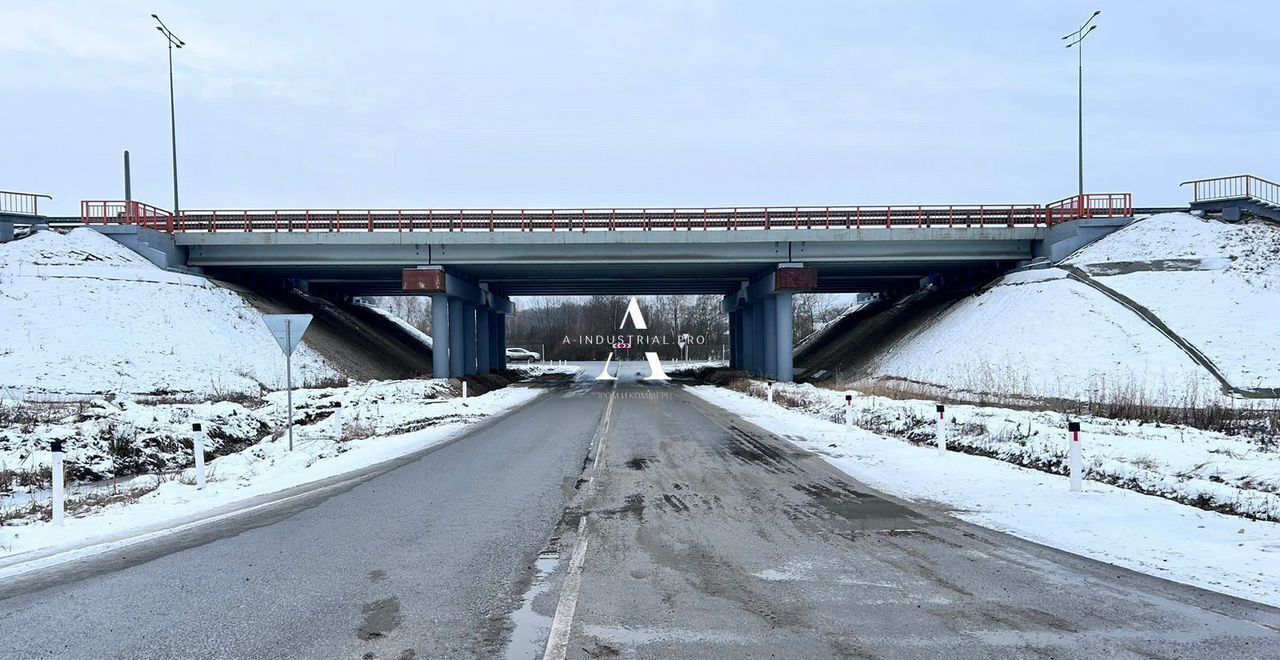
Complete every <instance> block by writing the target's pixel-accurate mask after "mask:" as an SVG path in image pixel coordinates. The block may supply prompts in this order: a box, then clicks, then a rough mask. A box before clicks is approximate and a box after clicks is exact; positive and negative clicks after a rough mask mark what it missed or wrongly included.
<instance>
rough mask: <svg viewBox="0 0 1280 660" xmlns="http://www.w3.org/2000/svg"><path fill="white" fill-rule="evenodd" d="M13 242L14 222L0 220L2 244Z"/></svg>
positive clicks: (0, 239)
mask: <svg viewBox="0 0 1280 660" xmlns="http://www.w3.org/2000/svg"><path fill="white" fill-rule="evenodd" d="M12 240H13V221H12V220H0V243H8V242H9V241H12Z"/></svg>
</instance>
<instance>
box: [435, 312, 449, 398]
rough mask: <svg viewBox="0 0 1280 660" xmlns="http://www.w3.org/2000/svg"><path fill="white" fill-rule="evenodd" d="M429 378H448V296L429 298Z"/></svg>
mask: <svg viewBox="0 0 1280 660" xmlns="http://www.w3.org/2000/svg"><path fill="white" fill-rule="evenodd" d="M431 376H432V377H433V378H448V377H449V296H446V295H444V294H443V293H437V294H434V295H432V296H431Z"/></svg>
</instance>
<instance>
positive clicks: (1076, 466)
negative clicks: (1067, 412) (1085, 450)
mask: <svg viewBox="0 0 1280 660" xmlns="http://www.w3.org/2000/svg"><path fill="white" fill-rule="evenodd" d="M1067 432H1068V433H1070V434H1071V452H1070V454H1071V455H1070V461H1071V492H1073V493H1078V492H1080V485H1081V484H1080V482H1081V481H1082V480H1083V479H1084V459H1083V458H1081V456H1080V422H1067Z"/></svg>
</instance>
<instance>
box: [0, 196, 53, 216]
mask: <svg viewBox="0 0 1280 660" xmlns="http://www.w3.org/2000/svg"><path fill="white" fill-rule="evenodd" d="M41 199H53V198H52V197H50V196H48V195H41V194H39V193H25V192H14V191H11V190H0V213H7V214H9V215H40V200H41Z"/></svg>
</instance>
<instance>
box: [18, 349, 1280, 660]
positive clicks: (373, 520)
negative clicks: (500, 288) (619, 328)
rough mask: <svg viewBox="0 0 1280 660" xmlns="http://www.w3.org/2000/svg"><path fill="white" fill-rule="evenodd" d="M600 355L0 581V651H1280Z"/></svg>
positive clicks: (1236, 622)
mask: <svg viewBox="0 0 1280 660" xmlns="http://www.w3.org/2000/svg"><path fill="white" fill-rule="evenodd" d="M598 370H599V367H598V366H596V367H595V369H594V370H593V371H590V372H589V373H587V374H584V376H583V378H582V379H581V380H580V381H579V382H577V383H574V384H572V385H564V386H562V387H560V389H558V390H556V391H554V392H552V393H551V394H549V395H548V396H546V397H543V398H541V399H539V400H537V401H536V402H534V403H533V404H531V405H529V406H527V407H525V408H522V409H520V410H518V411H516V412H514V413H512V414H511V415H509V416H507V417H505V418H503V419H502V420H499V421H498V422H496V423H494V424H491V425H489V426H487V427H485V428H482V429H479V430H478V431H476V432H475V433H473V434H472V435H470V436H468V437H466V438H464V439H462V440H459V441H458V442H456V443H453V444H451V445H448V446H446V447H444V448H441V449H438V450H436V451H433V452H431V453H429V454H427V455H425V456H422V457H420V458H417V459H415V460H411V461H406V462H404V463H403V464H402V465H400V466H398V467H395V468H394V469H389V470H387V471H384V472H381V473H376V474H371V475H369V477H368V478H367V479H365V480H364V481H362V482H360V483H358V484H356V485H354V486H350V487H346V486H344V487H342V488H340V489H337V490H336V492H324V493H320V494H317V495H316V496H314V497H313V498H311V499H306V498H304V499H303V500H302V501H301V502H295V503H292V504H290V505H288V506H287V507H280V508H279V509H277V510H271V511H268V512H265V513H263V514H260V515H250V516H244V517H242V518H240V519H231V521H230V522H228V523H226V524H224V525H221V526H216V527H213V528H210V529H207V530H204V531H201V532H199V533H197V534H193V535H189V536H187V537H184V538H180V539H171V540H169V541H167V542H161V543H156V544H151V545H149V546H147V547H145V548H140V549H132V550H130V551H129V553H131V555H132V556H128V557H126V556H117V557H108V558H104V559H100V560H97V561H95V562H92V563H89V564H87V565H80V566H71V567H66V568H64V569H60V570H58V571H53V572H49V573H46V574H42V575H41V576H40V578H39V579H37V580H34V581H29V582H26V583H23V584H21V585H9V586H7V587H6V586H5V585H0V657H4V658H10V657H12V658H37V657H66V658H99V657H108V658H111V657H114V658H178V657H192V658H208V657H228V658H231V657H234V658H246V657H249V658H256V657H271V658H302V657H307V658H363V657H368V658H409V657H418V658H424V657H429V658H437V657H441V658H452V657H503V656H504V655H505V656H507V657H542V655H543V650H544V647H545V646H546V645H547V638H548V634H549V632H548V631H549V630H552V631H557V632H555V633H553V634H555V635H561V634H562V636H560V637H557V639H558V640H559V641H560V642H563V643H555V642H553V644H552V645H551V647H552V651H553V652H556V651H562V652H563V653H564V654H565V656H566V657H569V658H612V657H637V658H667V657H677V658H688V657H698V658H743V657H753V658H758V657H777V658H825V657H885V658H895V657H900V658H920V657H954V658H968V657H990V658H1007V657H1052V658H1072V657H1080V658H1085V657H1089V658H1093V657H1100V656H1101V657H1135V658H1136V657H1141V658H1166V657H1169V658H1182V657H1186V658H1204V657H1232V658H1249V657H1256V658H1277V657H1280V632H1278V631H1280V611H1277V610H1275V609H1272V608H1267V607H1263V606H1260V605H1256V604H1252V603H1248V602H1246V601H1241V600H1237V599H1233V598H1230V597H1226V596H1221V595H1217V594H1213V593H1210V592H1205V591H1201V590H1198V589H1194V588H1191V587H1186V586H1182V585H1177V584H1173V583H1169V582H1165V581H1162V580H1159V579H1156V578H1151V577H1147V576H1143V575H1138V574H1135V573H1132V572H1129V571H1125V570H1123V569H1117V568H1115V567H1112V566H1107V565H1105V564H1100V563H1097V562H1092V561H1089V560H1086V559H1082V558H1079V557H1075V556H1072V555H1068V554H1065V553H1061V552H1057V551H1055V550H1051V549H1048V548H1044V547H1042V546H1038V545H1035V544H1031V543H1026V542H1023V541H1019V540H1017V539H1013V538H1010V537H1008V536H1005V535H1002V534H999V533H995V532H990V531H987V530H983V529H981V528H977V527H973V526H971V525H967V524H964V523H961V522H958V521H956V520H954V519H952V518H950V517H949V516H947V515H946V514H945V512H941V511H937V510H934V509H933V508H931V507H930V506H928V505H920V504H906V503H903V502H899V501H896V500H894V499H892V498H889V497H887V496H884V495H882V494H878V493H875V492H873V491H871V490H870V489H867V488H866V487H864V486H862V485H860V484H857V483H855V482H853V481H851V480H850V479H848V478H847V477H846V476H844V475H843V474H842V473H840V472H838V471H836V470H834V469H833V468H831V467H830V466H828V465H827V464H826V463H825V462H823V461H822V460H821V458H820V457H817V456H814V455H812V454H808V453H806V452H802V451H800V450H798V449H797V448H795V447H794V446H792V445H790V444H788V443H786V442H785V441H782V440H779V439H776V438H773V437H772V436H770V435H769V434H768V433H765V432H763V431H761V430H760V429H758V428H755V427H753V426H750V425H748V424H746V423H744V422H743V421H742V420H740V419H738V418H736V417H734V416H731V415H729V414H728V413H726V412H724V411H721V410H718V409H715V408H712V407H709V406H708V405H706V404H704V403H702V402H700V400H697V399H696V398H694V397H692V396H691V395H689V394H687V393H685V392H683V391H682V389H681V388H680V386H678V385H668V384H645V383H643V382H639V381H638V380H637V374H636V372H635V365H634V363H633V364H630V365H627V366H625V367H624V369H623V373H622V376H623V378H622V380H621V381H619V383H618V384H617V385H616V386H613V385H612V384H608V383H597V382H593V381H591V380H590V377H591V376H593V375H594V374H595V373H597V372H598ZM513 613H514V614H513ZM553 620H554V623H553ZM553 655H554V654H553Z"/></svg>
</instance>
